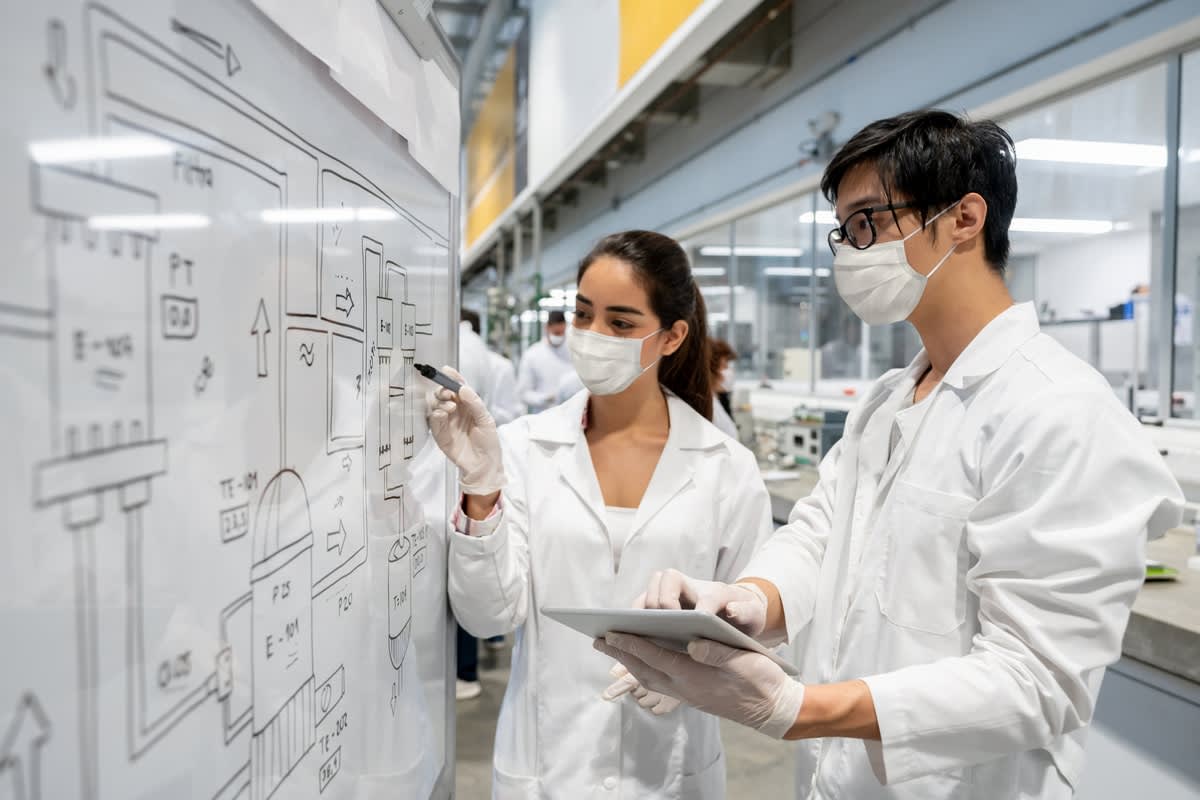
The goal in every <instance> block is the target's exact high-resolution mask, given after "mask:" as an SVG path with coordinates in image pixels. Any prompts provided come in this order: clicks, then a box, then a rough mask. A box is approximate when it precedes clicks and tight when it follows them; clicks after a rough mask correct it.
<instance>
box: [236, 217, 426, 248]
mask: <svg viewBox="0 0 1200 800" xmlns="http://www.w3.org/2000/svg"><path fill="white" fill-rule="evenodd" d="M398 217H399V214H397V213H396V212H395V211H392V210H391V209H390V208H344V207H343V208H267V209H264V210H263V211H262V213H261V214H259V218H260V219H261V220H262V221H263V222H269V223H275V224H279V225H297V224H303V223H314V222H353V221H354V220H358V221H359V222H388V221H390V220H394V219H396V218H398ZM442 252H445V251H442Z"/></svg>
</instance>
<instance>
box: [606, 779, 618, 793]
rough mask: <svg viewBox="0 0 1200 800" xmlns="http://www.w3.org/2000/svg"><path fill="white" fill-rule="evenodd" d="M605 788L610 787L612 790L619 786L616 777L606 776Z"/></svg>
mask: <svg viewBox="0 0 1200 800" xmlns="http://www.w3.org/2000/svg"><path fill="white" fill-rule="evenodd" d="M604 788H605V789H608V790H609V791H610V792H611V791H612V790H613V789H615V788H617V779H616V778H605V779H604Z"/></svg>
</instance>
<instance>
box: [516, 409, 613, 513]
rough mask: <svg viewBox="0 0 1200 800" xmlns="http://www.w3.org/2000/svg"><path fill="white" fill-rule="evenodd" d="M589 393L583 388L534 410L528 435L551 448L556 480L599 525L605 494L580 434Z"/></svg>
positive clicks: (584, 440)
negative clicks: (562, 400) (553, 404)
mask: <svg viewBox="0 0 1200 800" xmlns="http://www.w3.org/2000/svg"><path fill="white" fill-rule="evenodd" d="M588 396H589V395H588V393H587V391H586V390H584V391H581V392H579V393H578V394H576V395H575V396H574V397H572V398H571V399H569V400H567V401H566V402H565V403H563V404H561V405H559V406H556V407H554V408H552V409H550V410H548V411H543V412H542V413H540V414H537V415H536V416H534V417H533V418H532V419H531V421H530V425H529V435H530V438H531V439H533V440H534V441H536V442H538V443H539V444H541V445H542V446H543V447H547V448H552V451H551V453H550V454H549V457H550V460H551V461H552V463H553V464H554V466H555V468H556V469H557V470H558V480H561V481H562V482H563V483H565V484H567V486H569V487H570V488H571V491H573V492H575V494H576V495H577V496H578V497H579V499H580V501H582V502H583V504H584V505H585V506H587V508H588V510H589V511H591V512H592V515H593V516H595V517H596V519H597V521H598V522H599V523H600V527H601V528H606V525H605V519H604V498H603V496H602V495H601V494H600V484H599V482H598V481H597V480H596V470H595V468H594V467H593V466H592V456H591V453H589V452H588V447H587V440H586V439H585V438H584V434H583V415H584V412H585V410H586V409H587V402H588Z"/></svg>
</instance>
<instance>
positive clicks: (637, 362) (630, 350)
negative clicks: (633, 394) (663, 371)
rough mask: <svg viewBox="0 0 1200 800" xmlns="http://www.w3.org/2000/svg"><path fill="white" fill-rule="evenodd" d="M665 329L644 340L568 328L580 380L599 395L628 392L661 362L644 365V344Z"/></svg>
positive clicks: (569, 342)
mask: <svg viewBox="0 0 1200 800" xmlns="http://www.w3.org/2000/svg"><path fill="white" fill-rule="evenodd" d="M663 330H665V329H664V328H659V329H658V330H656V331H655V332H654V333H651V334H650V335H649V336H643V337H642V338H640V339H622V338H621V337H619V336H605V335H604V334H602V333H594V332H593V331H584V330H580V329H579V328H570V329H568V334H567V347H568V348H569V349H570V350H571V363H573V364H574V365H575V371H576V372H577V373H579V380H580V381H582V382H583V385H584V386H586V387H587V388H588V391H589V392H591V393H592V394H596V395H605V394H619V393H621V392H623V391H625V390H626V389H628V388H629V387H630V386H632V385H633V382H634V381H636V380H637V379H638V378H640V377H641V375H642V373H643V372H645V371H646V370H648V369H650V367H653V366H654V365H655V364H657V363H658V362H659V359H657V358H656V359H654V361H652V362H651V363H650V364H649V365H648V366H646V367H643V366H642V342H644V341H646V340H647V339H649V338H650V337H651V336H657V335H658V334H660V333H662V332H663Z"/></svg>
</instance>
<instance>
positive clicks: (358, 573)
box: [0, 0, 453, 800]
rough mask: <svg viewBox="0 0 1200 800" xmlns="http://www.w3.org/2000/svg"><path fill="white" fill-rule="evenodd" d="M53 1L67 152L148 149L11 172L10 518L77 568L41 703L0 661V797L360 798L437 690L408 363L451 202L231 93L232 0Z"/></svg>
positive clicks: (434, 610) (442, 321) (50, 60)
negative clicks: (17, 410) (21, 273)
mask: <svg viewBox="0 0 1200 800" xmlns="http://www.w3.org/2000/svg"><path fill="white" fill-rule="evenodd" d="M57 5H60V6H70V7H74V9H75V12H76V16H75V17H74V18H72V16H71V14H69V13H62V14H58V15H56V16H51V17H49V18H46V19H41V20H37V23H38V24H39V25H41V26H43V27H44V31H45V38H44V41H43V42H42V44H43V45H44V49H45V55H44V67H43V72H42V84H41V87H40V90H41V91H42V92H44V94H45V96H46V103H47V106H46V107H47V108H53V109H56V110H57V112H58V113H62V114H69V115H77V116H78V118H79V119H80V120H81V121H82V124H85V125H86V129H87V132H88V135H87V136H85V137H76V138H74V139H69V138H64V139H63V140H62V141H75V142H84V143H88V142H90V143H93V144H94V143H97V142H98V143H101V144H102V145H105V146H108V147H109V149H110V150H111V148H112V146H115V145H114V143H116V144H117V145H121V146H125V145H129V146H131V147H134V146H136V147H142V148H143V149H144V150H145V151H146V152H151V155H144V156H134V157H124V156H113V155H111V154H110V155H105V154H103V153H101V154H100V155H95V154H93V155H91V156H90V157H88V156H86V155H85V156H83V157H75V158H70V157H59V158H55V157H46V156H44V155H43V156H42V157H38V155H37V153H36V152H35V151H34V150H32V149H31V151H30V153H29V154H23V158H25V159H26V164H27V170H28V171H27V174H28V176H29V208H30V220H31V224H32V225H33V226H34V227H35V228H40V231H41V232H40V235H39V241H40V246H39V247H38V249H37V256H36V262H37V263H36V264H35V265H34V266H33V267H32V268H31V269H30V270H29V274H30V277H29V279H28V281H29V283H28V286H27V287H26V291H25V297H24V298H22V297H20V296H16V295H15V293H14V295H13V296H9V294H8V291H9V290H8V289H5V292H6V295H5V296H3V297H0V348H3V350H4V352H5V353H6V354H9V353H13V354H16V357H15V358H14V360H13V364H14V365H15V367H14V370H16V372H14V374H17V375H19V377H21V379H22V380H23V382H24V384H25V385H26V387H27V388H28V389H29V391H30V392H32V393H36V394H40V395H42V396H44V398H45V400H44V403H42V404H41V407H40V409H38V411H39V413H41V414H42V416H44V426H39V425H37V424H35V425H33V426H31V427H32V428H37V429H40V430H43V431H45V434H44V435H43V436H35V435H34V433H33V432H32V431H30V432H26V433H24V434H23V435H24V436H25V438H26V439H27V440H28V441H29V442H30V443H31V444H30V446H29V449H30V450H31V451H32V450H36V451H39V452H41V454H42V455H41V456H40V457H38V458H35V459H32V460H30V461H29V462H28V463H27V467H26V468H25V472H23V473H21V475H20V476H17V481H18V482H19V483H20V484H22V485H27V486H28V487H29V492H28V494H26V498H28V499H27V500H25V503H27V505H28V510H27V512H24V511H23V512H20V513H28V514H30V515H32V516H30V520H31V523H30V524H31V526H32V527H33V529H35V530H36V531H37V534H38V537H39V539H41V538H42V537H45V541H46V542H47V543H48V544H46V545H45V546H46V547H48V548H54V549H55V552H57V549H58V548H59V547H60V545H59V544H58V543H57V542H58V541H62V542H64V544H63V545H61V546H62V547H63V548H64V550H63V552H64V555H65V554H66V553H67V552H69V554H70V555H69V558H68V559H66V560H65V561H64V560H63V559H59V560H58V562H57V563H59V564H65V563H69V566H65V565H64V566H62V567H61V569H62V570H63V571H64V572H68V573H69V574H70V576H71V580H70V581H69V582H67V583H66V585H64V586H63V587H62V588H61V589H58V588H57V587H56V585H52V584H51V583H50V582H47V583H46V584H45V585H42V584H40V583H37V582H36V581H35V580H34V579H33V578H30V579H29V580H30V586H31V587H33V589H32V590H34V591H36V592H38V593H40V594H42V595H43V596H45V597H53V598H58V597H59V594H58V593H59V592H61V595H62V597H61V603H62V604H63V607H64V608H69V609H70V613H69V617H70V640H71V645H70V647H69V651H70V653H71V659H70V660H71V662H72V663H71V664H70V665H69V667H70V669H69V670H68V669H67V667H65V666H64V667H62V668H61V669H58V668H56V669H55V670H51V671H49V672H50V673H52V674H48V675H47V677H46V678H45V680H46V681H47V682H48V685H47V686H45V687H39V689H38V690H37V691H34V690H33V689H31V688H30V687H29V685H28V684H29V683H30V682H36V680H38V678H37V677H36V675H35V671H29V672H28V673H26V672H22V673H21V674H25V675H27V677H25V678H21V677H19V676H18V675H17V674H15V667H14V674H13V675H10V674H9V672H8V669H9V668H8V667H7V666H6V667H5V672H4V673H3V675H4V680H3V681H0V714H4V713H8V714H9V717H4V716H0V732H3V735H4V738H3V739H0V798H5V797H10V796H11V797H14V798H21V800H26V799H27V798H39V797H42V796H56V797H59V796H61V797H80V798H85V800H105V799H106V798H110V797H124V796H133V795H135V794H136V795H142V796H151V795H155V794H158V793H162V794H164V795H170V796H179V795H177V794H174V793H173V790H172V789H171V788H170V787H171V786H172V785H176V786H177V787H178V786H179V785H183V784H182V783H180V782H181V781H185V778H184V777H182V775H183V774H186V775H187V778H186V785H188V786H189V787H190V788H189V789H188V792H189V796H197V797H212V798H215V799H223V798H250V800H266V798H271V797H276V796H284V795H285V794H286V795H287V796H305V797H311V796H317V795H321V796H350V795H351V794H352V793H353V791H354V790H353V781H352V780H350V779H347V778H346V777H345V776H346V775H347V774H354V775H362V774H364V773H365V772H366V771H367V770H368V769H369V765H368V764H367V761H368V760H369V759H368V756H367V755H366V752H367V750H368V749H369V748H367V747H366V746H365V742H366V740H367V739H369V738H370V737H371V736H372V735H373V733H372V732H373V731H374V729H375V728H378V727H380V726H383V727H384V728H386V727H387V726H396V725H403V724H408V722H410V721H406V720H405V719H402V718H398V715H397V702H398V699H401V693H403V692H409V693H410V694H411V697H409V698H408V699H407V700H405V702H404V707H406V708H407V707H413V708H420V709H427V708H429V707H431V703H430V698H429V697H427V696H426V695H431V694H433V692H432V691H431V686H442V683H440V681H441V680H442V678H441V677H433V678H431V676H430V674H429V673H430V670H429V669H427V668H426V669H425V670H424V672H423V673H422V672H420V671H419V670H418V669H417V668H416V667H414V666H413V665H412V663H411V653H410V650H412V649H413V648H414V647H415V646H416V645H415V644H414V631H415V628H414V620H418V621H419V620H421V617H420V615H422V614H425V615H428V617H429V619H428V620H425V622H426V624H425V625H424V628H425V629H430V628H432V629H435V630H436V629H437V626H438V624H440V625H443V626H444V623H445V620H444V618H445V602H444V598H443V595H442V586H441V585H440V584H439V583H438V582H437V580H434V579H433V578H431V577H430V574H431V573H430V571H429V570H427V569H426V568H425V564H426V563H427V560H428V558H429V547H430V544H431V541H430V540H431V539H432V538H434V537H433V534H432V533H431V531H433V530H436V526H433V525H431V523H430V520H431V519H432V520H436V519H437V517H438V515H439V514H444V508H442V507H443V506H444V498H442V497H435V498H432V500H431V499H430V498H427V497H426V498H417V497H414V496H413V492H414V489H413V484H414V479H420V480H421V481H424V482H425V483H428V482H429V481H428V480H426V479H427V478H428V475H423V474H421V473H422V469H424V470H426V471H427V470H429V469H433V470H437V469H441V470H443V471H444V464H442V463H440V462H431V463H432V464H433V465H432V466H429V465H427V466H425V467H422V466H419V465H417V464H416V463H415V462H416V461H417V459H416V458H415V456H416V454H417V451H418V449H420V444H421V443H423V442H424V437H425V428H424V422H423V405H422V402H423V401H422V399H421V397H420V390H419V388H418V385H417V383H416V380H417V378H416V376H415V374H414V370H413V367H412V365H413V363H414V361H415V359H416V358H417V354H418V352H420V353H421V357H422V358H429V359H430V360H434V359H435V358H436V357H439V356H440V357H443V358H446V357H447V356H448V348H447V346H446V342H445V340H444V339H439V337H438V334H437V333H436V332H437V331H439V330H441V331H443V332H444V331H446V330H448V329H449V328H450V327H451V326H452V324H453V320H452V319H450V318H449V317H448V315H447V314H446V312H447V311H448V310H449V303H448V297H449V291H448V289H447V288H446V284H447V282H448V280H449V278H450V276H449V267H448V260H449V258H448V256H449V242H448V236H449V218H450V215H449V204H450V198H449V197H448V196H445V197H444V198H443V199H442V200H438V201H436V202H431V201H430V200H428V199H422V200H419V201H418V202H416V203H415V208H414V207H410V203H409V201H411V200H412V197H410V195H412V194H413V192H412V191H411V190H410V189H409V188H407V187H405V188H404V191H403V192H402V194H403V195H404V196H405V198H406V201H405V202H399V201H397V200H396V199H395V197H396V195H395V192H394V191H392V192H389V191H385V190H384V189H383V188H381V186H380V185H379V183H378V182H377V181H375V180H372V179H371V178H369V177H368V176H367V175H365V174H364V173H363V172H361V171H359V170H358V169H355V168H354V167H352V166H350V165H349V164H348V163H346V162H344V161H342V160H341V159H340V158H339V157H337V156H335V155H333V154H332V153H331V152H328V146H326V147H325V148H324V149H323V148H322V147H321V146H318V145H317V144H315V143H314V142H313V141H312V140H311V139H310V138H307V137H305V136H302V135H301V134H300V133H298V132H297V131H296V130H294V129H293V126H292V125H290V124H286V123H285V122H284V121H282V120H281V119H280V118H279V117H277V116H276V115H275V114H273V113H272V112H270V111H268V110H267V109H266V108H264V106H263V105H262V103H261V102H259V101H253V100H252V99H251V98H250V96H248V95H247V94H245V93H244V92H245V88H244V87H247V86H249V85H252V84H250V81H252V80H256V79H258V80H265V79H263V78H256V77H255V76H259V75H261V70H262V67H263V65H264V62H263V60H262V59H260V58H258V57H257V55H258V53H257V52H256V49H255V47H254V46H253V45H251V46H247V45H246V44H244V43H242V42H236V41H234V36H233V35H232V34H236V31H237V27H236V26H231V25H230V24H229V19H236V18H237V17H238V15H239V14H242V15H244V14H246V13H248V12H247V10H246V9H240V8H238V7H237V6H238V4H235V3H228V4H224V5H228V6H230V8H221V9H216V10H212V9H210V10H209V11H208V12H207V14H201V13H200V12H199V11H196V12H194V13H196V14H197V15H198V16H200V17H201V18H200V19H181V18H178V17H174V16H169V9H159V8H158V7H157V5H158V4H154V3H150V2H143V0H128V2H124V3H122V2H120V0H116V2H114V3H112V4H101V3H79V4H76V3H73V2H65V0H64V2H61V3H58V4H57ZM114 5H119V6H121V8H120V9H117V8H113V7H112V6H114ZM217 5H222V4H217ZM69 10H70V9H68V11H69ZM181 11H185V10H182V9H181ZM27 13H29V14H30V15H31V16H36V15H37V12H36V10H30V11H29V12H27ZM181 16H182V14H181ZM134 19H136V22H135V21H134ZM206 20H207V21H206ZM258 24H259V25H260V26H262V21H261V20H260V21H258ZM222 31H224V33H222ZM274 35H276V36H277V34H274ZM367 140H371V137H370V136H368V137H367ZM51 143H52V144H53V143H54V142H51ZM131 143H132V144H131ZM381 152H383V153H385V154H386V148H382V149H381ZM3 157H4V158H8V157H10V156H8V155H4V156H3ZM426 183H427V185H429V186H433V185H434V184H433V183H432V182H431V181H428V180H427V181H426ZM394 188H396V187H395V186H393V189H394ZM439 206H440V207H442V208H443V209H444V213H445V214H446V216H445V217H444V218H441V219H436V218H435V219H436V221H435V222H430V219H431V218H430V217H429V215H428V212H429V210H430V208H438V207H439ZM414 269H415V271H416V273H417V274H416V275H414ZM31 298H32V299H31ZM32 407H33V406H30V408H32ZM23 410H24V411H28V408H26V409H23ZM22 463H24V462H22ZM17 468H18V471H20V470H21V464H20V463H18V466H17ZM7 474H8V473H7V472H6V473H5V475H6V476H7ZM370 496H374V497H377V498H379V500H378V502H368V497H370ZM18 502H19V498H18ZM426 516H428V517H429V518H430V519H426ZM54 531H57V532H54ZM5 535H6V536H7V535H8V534H5ZM372 541H379V542H387V545H386V546H384V547H382V548H376V547H372V546H371V544H370V543H371V542H372ZM40 546H41V545H37V546H34V547H33V548H32V549H31V550H29V551H28V553H29V561H30V563H31V564H33V563H40V560H41V559H42V558H43V557H44V556H45V555H46V554H43V553H41V552H40V551H39V550H38V549H37V547H40ZM372 559H375V561H372ZM14 568H15V567H14ZM32 574H33V575H34V576H36V575H37V570H36V569H35V570H34V571H33V573H32ZM54 602H58V600H57V599H56V600H55V601H54ZM375 618H378V619H379V620H380V623H379V627H378V629H379V631H380V638H379V639H378V640H376V641H377V642H378V643H377V644H374V645H372V643H371V631H372V630H375V627H374V625H375V624H374V623H373V622H372V620H373V619H375ZM55 620H56V621H55V625H57V624H58V623H57V617H55ZM59 627H62V626H59ZM57 629H58V628H55V630H57ZM64 630H65V629H64ZM385 632H386V645H385V643H384V641H383V636H384V633H385ZM427 638H428V637H427V636H426V639H427ZM425 649H426V652H427V655H426V656H425V661H424V662H422V663H423V664H426V665H427V664H440V666H441V667H442V668H443V671H444V666H445V665H444V664H442V663H441V662H439V661H438V659H439V658H441V657H442V656H443V654H442V653H428V651H429V650H430V648H429V647H428V642H426V648H425ZM35 652H36V651H35ZM34 660H36V659H34ZM381 669H382V670H385V671H386V670H391V671H394V673H395V678H394V681H393V682H392V684H391V686H390V687H389V688H390V690H391V691H390V693H389V692H388V691H386V690H385V691H384V692H382V693H378V694H374V693H373V692H374V689H373V688H372V687H373V686H374V684H373V682H372V681H373V680H374V679H373V677H372V676H375V675H377V674H378V672H379V670H381ZM435 670H436V667H435ZM67 672H70V673H73V674H71V675H70V679H71V680H70V684H71V685H70V686H69V687H68V688H69V689H70V691H69V692H62V691H60V692H59V693H60V694H61V695H62V697H64V698H69V700H66V699H56V700H55V702H53V703H48V702H47V701H46V698H47V697H48V696H50V694H49V692H52V691H54V690H62V689H63V688H64V687H63V678H64V677H65V675H66V673H67ZM409 674H412V675H414V676H415V677H418V678H420V679H419V680H408V681H406V680H405V678H404V676H406V675H409ZM28 675H33V676H34V677H28ZM389 700H390V703H389ZM72 705H73V708H71V707H69V706H72ZM389 706H390V710H389V712H388V713H386V714H385V713H383V712H382V711H381V708H382V709H388V707H389ZM9 707H11V709H12V711H11V712H9V710H8V709H9ZM439 711H440V709H439ZM422 714H423V715H425V712H424V711H423V712H422ZM6 720H7V723H6ZM439 724H440V725H443V726H444V725H445V721H444V720H442V721H441V722H440V723H439ZM443 730H444V728H443ZM115 731H121V734H120V735H114V734H115ZM52 732H53V735H52ZM66 732H70V733H71V734H73V736H70V737H68V736H67V735H65V734H66ZM433 734H434V732H433V731H431V732H430V735H429V736H426V737H425V738H436V737H435V736H434V735H433ZM380 735H391V734H386V732H385V733H381V734H380ZM68 738H69V739H70V741H71V744H70V745H69V750H68V749H67V748H68V745H67V744H65V742H66V741H67V740H68ZM60 748H61V751H60ZM185 753H193V754H195V756H194V759H193V760H192V761H189V760H188V759H186V758H184V759H180V755H181V754H185ZM419 755H420V754H418V755H414V756H413V757H412V758H411V759H409V760H410V761H413V762H414V763H417V762H421V761H422V758H421V757H419ZM444 756H445V754H444V753H442V754H441V755H438V756H437V757H438V758H444ZM51 760H53V763H55V764H58V765H59V766H60V767H62V768H63V769H65V770H67V771H66V772H65V773H63V774H56V773H55V772H54V770H52V769H49V768H48V767H47V764H48V763H50V762H51ZM426 760H427V759H426ZM67 762H73V763H71V764H70V765H69V766H68V763H67ZM427 767H428V765H425V767H423V772H422V774H423V775H427V774H428V773H429V770H428V768H427ZM397 772H398V771H397ZM176 773H180V774H176ZM422 780H425V779H424V778H423V779H422ZM64 781H65V782H66V783H64ZM428 782H429V781H428V780H425V784H423V786H425V788H426V789H427V788H428V787H427V784H428ZM204 785H207V789H202V788H197V787H201V786H204ZM47 787H58V788H57V789H53V790H52V788H47Z"/></svg>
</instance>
